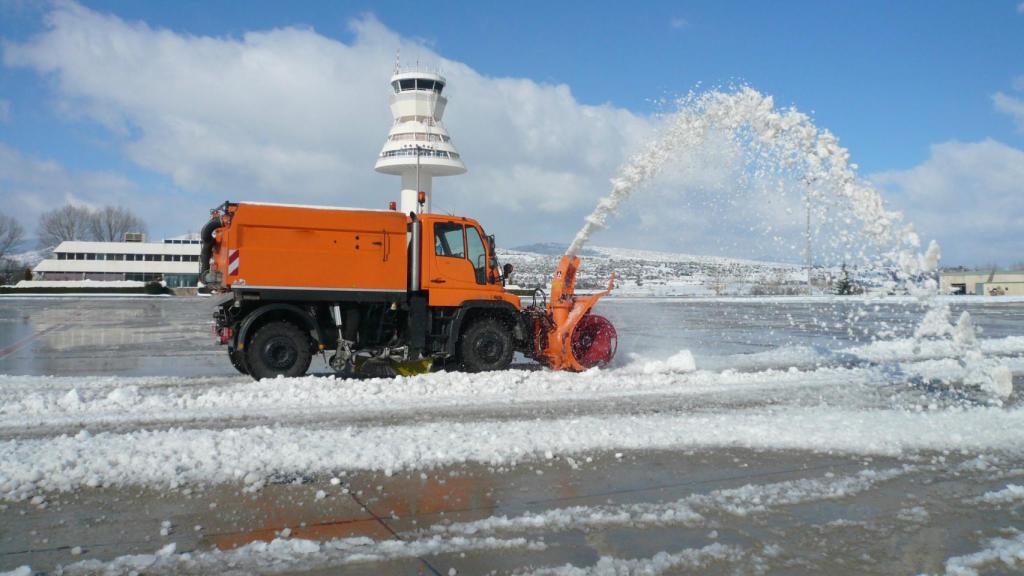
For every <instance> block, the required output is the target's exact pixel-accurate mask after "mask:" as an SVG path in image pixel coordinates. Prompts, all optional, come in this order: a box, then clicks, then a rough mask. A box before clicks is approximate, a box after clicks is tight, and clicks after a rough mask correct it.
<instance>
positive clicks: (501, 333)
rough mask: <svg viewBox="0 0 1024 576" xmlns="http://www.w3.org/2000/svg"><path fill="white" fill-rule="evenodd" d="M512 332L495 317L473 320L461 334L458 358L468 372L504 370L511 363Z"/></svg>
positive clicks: (512, 349)
mask: <svg viewBox="0 0 1024 576" xmlns="http://www.w3.org/2000/svg"><path fill="white" fill-rule="evenodd" d="M514 352H515V350H514V348H513V346H512V332H511V330H509V329H508V327H507V326H505V324H504V323H502V322H501V321H499V320H497V319H496V318H482V319H480V320H477V321H476V322H473V323H472V324H471V325H470V326H469V328H467V329H466V331H465V332H464V333H463V334H462V340H461V341H460V342H459V359H460V360H461V365H462V368H463V369H465V370H466V371H468V372H488V371H491V370H504V369H506V368H508V367H509V365H510V364H512V354H513V353H514Z"/></svg>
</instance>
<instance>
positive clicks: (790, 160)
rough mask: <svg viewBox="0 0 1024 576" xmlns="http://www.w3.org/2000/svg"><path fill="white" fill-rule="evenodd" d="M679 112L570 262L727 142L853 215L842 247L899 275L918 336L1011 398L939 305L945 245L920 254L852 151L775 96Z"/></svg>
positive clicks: (756, 95)
mask: <svg viewBox="0 0 1024 576" xmlns="http://www.w3.org/2000/svg"><path fill="white" fill-rule="evenodd" d="M676 105H677V110H676V111H675V112H674V113H671V114H669V115H667V116H666V117H665V119H664V122H663V125H662V127H661V130H660V133H659V134H658V135H657V137H656V138H655V139H654V140H653V141H652V142H651V143H649V144H648V145H647V146H646V147H645V148H644V149H643V150H642V151H641V152H640V153H638V154H636V155H634V156H633V157H632V158H630V159H629V160H628V161H627V162H626V163H625V164H623V165H622V166H621V167H620V168H619V170H618V171H617V173H616V175H615V176H614V177H613V178H612V180H611V185H612V189H611V192H610V193H609V194H608V195H607V196H605V197H604V198H602V199H600V200H599V201H598V203H597V206H596V207H595V208H594V210H593V212H591V214H590V215H589V216H587V217H586V219H585V221H584V224H583V227H582V228H580V230H579V232H577V234H576V236H575V238H574V239H573V241H572V244H571V245H570V246H569V248H568V250H567V251H566V254H569V255H576V254H578V253H579V252H580V251H581V250H582V249H583V247H584V246H585V245H586V244H587V242H588V241H589V240H590V238H591V236H592V235H593V234H594V233H595V232H596V231H598V230H600V229H602V228H605V227H606V226H607V225H608V221H609V219H611V218H612V217H613V216H614V215H615V214H616V213H617V212H618V209H619V206H620V205H621V204H622V203H623V202H624V201H626V200H627V199H629V197H630V196H631V195H632V194H633V192H635V191H636V190H637V189H639V188H642V187H643V186H644V185H645V184H648V183H649V182H651V181H652V180H654V179H655V178H656V177H657V176H658V174H659V173H660V172H661V170H662V168H663V167H665V166H666V164H667V163H669V162H670V161H671V160H672V159H673V158H674V157H675V155H676V154H679V153H682V152H687V151H693V150H699V149H701V148H704V147H706V146H708V144H709V141H710V139H711V138H720V137H722V136H724V137H725V138H727V139H728V140H730V141H731V142H732V143H734V144H736V145H737V146H738V148H739V149H740V150H742V151H743V158H744V160H745V163H746V166H747V170H748V174H750V175H751V176H752V177H754V178H757V179H760V180H762V181H763V180H772V179H775V180H783V179H788V180H790V181H794V180H795V181H800V182H803V183H804V184H805V185H807V186H808V188H809V189H811V188H813V192H809V194H810V193H813V194H816V195H818V196H820V197H822V199H823V200H825V201H827V202H829V203H832V204H834V205H836V206H838V207H839V208H840V210H841V211H842V217H843V219H844V221H849V220H850V218H849V217H850V216H852V217H853V219H854V220H853V223H854V224H855V228H856V232H855V233H853V234H850V233H844V234H843V236H845V238H843V239H842V240H844V241H849V240H850V238H851V237H856V241H857V242H859V243H860V245H861V248H860V251H859V254H858V256H859V257H860V258H861V259H862V260H865V261H870V262H871V263H872V264H873V265H874V266H877V267H878V268H884V269H887V270H890V271H892V273H893V275H894V276H895V277H896V282H897V284H898V285H899V286H900V287H902V288H903V289H905V290H906V291H907V292H909V293H910V294H912V295H914V296H917V298H918V299H919V301H920V302H921V303H922V304H923V306H924V307H925V308H926V309H927V313H926V314H925V317H924V319H923V321H922V324H921V327H919V328H918V329H917V330H916V331H915V338H916V339H917V340H918V341H923V340H924V339H929V338H947V337H948V338H953V339H954V340H955V343H956V344H957V346H959V347H960V348H962V352H963V354H962V355H961V358H960V361H961V363H962V364H964V366H965V367H966V368H968V372H969V373H975V374H977V375H979V376H978V377H977V378H976V380H978V381H977V382H975V384H978V385H979V386H980V387H981V388H982V389H985V390H989V391H991V392H993V393H994V394H995V395H996V396H998V397H1005V396H1007V395H1008V394H1009V391H1011V390H1012V385H1010V384H1008V383H1007V372H1008V371H1007V370H1006V368H1005V367H1004V366H1001V365H998V364H995V363H994V362H993V361H991V360H986V359H985V358H984V357H983V356H982V355H981V354H980V352H979V351H978V348H977V345H976V344H975V343H974V342H975V339H974V328H973V324H972V322H971V320H970V316H969V314H967V313H966V312H964V315H963V316H961V318H960V320H959V322H958V323H957V324H956V325H954V324H953V323H952V322H951V321H950V312H949V308H948V306H947V305H945V304H942V303H940V302H939V301H938V299H936V298H935V296H937V294H938V284H937V282H936V281H935V273H936V271H937V269H938V264H939V258H940V250H939V246H938V244H937V243H936V242H935V241H932V242H931V243H929V245H928V247H927V248H926V249H924V250H923V251H922V250H921V240H920V238H919V236H918V234H917V233H916V232H915V231H914V227H913V226H912V225H910V224H907V223H904V222H903V216H902V214H901V213H899V212H896V211H892V210H888V209H887V208H886V207H885V203H884V201H883V200H882V197H881V195H880V194H879V193H878V191H877V190H875V188H874V187H873V186H872V185H871V184H870V183H869V182H867V181H865V180H863V179H861V178H858V176H857V166H856V164H853V163H851V162H850V153H849V151H848V150H847V149H846V148H844V147H843V146H840V144H839V141H838V139H837V138H836V137H835V136H834V135H833V134H832V133H831V132H829V131H828V130H826V129H821V128H818V127H817V126H815V125H814V123H813V122H812V121H811V119H810V117H809V116H807V115H806V114H804V113H802V112H800V111H799V110H797V109H796V108H793V107H789V108H785V109H777V108H776V107H775V104H774V101H773V99H772V97H771V96H766V95H764V94H761V93H760V92H758V91H757V90H754V89H753V88H750V87H741V88H739V89H737V90H734V91H728V92H726V91H719V90H713V91H708V92H704V93H701V94H696V93H694V92H691V93H690V94H688V95H687V96H685V97H683V98H681V99H679V100H678V101H677V102H676ZM869 253H870V255H869ZM968 332H970V334H967V333H968Z"/></svg>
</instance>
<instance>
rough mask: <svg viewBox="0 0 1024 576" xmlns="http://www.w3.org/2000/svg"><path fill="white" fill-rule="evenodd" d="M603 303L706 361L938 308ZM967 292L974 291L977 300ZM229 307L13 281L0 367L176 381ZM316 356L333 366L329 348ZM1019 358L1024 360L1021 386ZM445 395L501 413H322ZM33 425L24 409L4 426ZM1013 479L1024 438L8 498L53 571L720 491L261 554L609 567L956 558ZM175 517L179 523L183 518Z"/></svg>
mask: <svg viewBox="0 0 1024 576" xmlns="http://www.w3.org/2000/svg"><path fill="white" fill-rule="evenodd" d="M601 307H602V310H603V313H605V314H606V315H607V316H609V317H610V318H611V319H612V320H613V322H614V323H615V325H616V327H617V329H618V331H619V335H620V359H621V361H623V362H625V361H627V359H628V358H629V356H630V354H639V355H643V356H644V357H649V358H664V357H666V356H668V355H670V354H672V353H674V352H676V351H678V350H681V349H689V350H691V351H692V352H693V353H694V356H695V357H696V358H697V362H698V366H699V367H701V368H707V369H711V370H720V369H723V368H727V367H729V366H730V365H732V363H734V362H735V360H736V358H737V356H738V355H743V354H750V353H756V352H763V351H764V350H766V349H767V350H774V349H780V348H785V347H792V346H809V347H812V348H827V349H842V348H846V347H849V346H852V345H856V344H858V343H864V342H867V341H869V340H870V336H868V335H870V334H873V333H874V334H877V333H879V332H886V333H887V334H888V335H889V337H905V336H906V335H908V334H909V333H910V332H912V330H913V327H914V322H916V319H918V318H919V317H920V309H919V308H917V306H916V305H913V304H910V305H908V304H892V305H880V306H876V305H861V304H857V305H852V304H850V305H848V304H843V303H840V304H828V305H821V304H809V303H806V302H804V303H793V304H772V305H765V304H756V303H742V302H737V303H727V302H699V303H692V302H691V303H687V302H686V301H658V302H656V303H652V302H645V301H629V300H614V299H612V300H608V301H606V302H605V301H603V302H602V304H601ZM953 308H954V312H955V313H959V311H960V310H961V309H963V308H964V305H959V304H958V305H954V306H953ZM968 308H969V309H970V311H971V314H972V316H973V318H974V321H975V323H976V325H978V326H979V327H980V328H981V329H982V334H983V336H984V337H985V338H1002V337H1006V336H1016V335H1021V334H1022V329H1024V304H1005V305H1002V304H992V303H985V305H980V306H968ZM209 313H210V310H209V307H208V304H207V302H206V301H205V300H204V299H202V298H153V297H147V298H103V299H80V298H74V297H63V298H0V374H12V375H19V374H24V375H43V376H50V375H53V376H80V375H83V376H84V375H95V376H180V377H184V378H186V380H184V381H176V382H175V383H174V384H173V385H174V386H188V385H190V384H189V382H190V381H189V380H187V378H190V377H198V376H202V377H210V376H218V375H221V376H237V374H235V372H234V370H233V369H232V368H231V366H230V364H229V363H228V361H227V358H226V357H225V354H224V352H223V349H222V348H220V347H218V346H215V345H214V343H213V336H212V334H211V333H210V324H209ZM851 317H853V318H855V319H856V320H855V322H853V323H852V324H853V326H854V327H853V328H851V323H850V322H846V321H845V320H846V319H849V318H851ZM314 369H315V370H323V368H322V366H321V365H314ZM1019 379H1020V377H1019V375H1017V382H1016V385H1017V386H1019V385H1020V382H1019ZM197 385H198V384H197ZM631 406H632V407H631ZM700 408H701V407H700V406H697V405H694V404H693V403H692V401H683V400H680V399H673V398H653V399H647V400H637V399H632V400H631V399H629V398H624V399H621V400H609V401H607V402H601V403H594V404H593V405H587V406H576V405H572V404H559V405H552V406H546V407H545V406H543V405H536V406H525V407H520V408H518V410H519V411H520V412H521V413H529V418H547V417H554V416H555V415H565V414H572V413H575V412H576V411H577V410H579V411H581V412H582V413H586V414H599V413H602V411H608V412H617V413H624V414H629V413H634V412H635V413H636V414H638V415H640V414H647V413H653V412H668V413H673V412H691V411H697V410H699V409H700ZM716 408H717V409H734V408H731V407H729V406H724V405H723V406H718V407H716ZM511 414H513V415H512V416H509V417H515V416H514V413H511ZM425 417H426V418H428V419H444V418H452V419H467V418H469V419H472V418H484V417H486V418H494V417H496V414H495V413H493V410H492V411H483V412H481V413H480V414H476V415H474V413H473V411H472V410H461V411H460V410H459V409H451V410H448V411H444V410H439V411H435V412H432V413H431V414H430V415H427V416H424V415H416V414H403V415H395V414H392V415H388V414H378V415H371V416H368V417H366V418H364V419H363V420H346V421H345V422H344V423H342V422H332V421H331V420H330V417H327V416H325V417H321V418H319V419H313V420H311V421H310V422H309V424H310V425H314V426H333V425H342V424H344V425H364V424H370V423H373V422H372V421H375V422H376V423H378V424H379V423H384V424H394V423H400V422H405V421H419V420H422V419H423V418H425ZM519 417H521V418H523V417H525V416H522V415H520V416H519ZM245 424H246V425H253V424H259V425H268V426H273V425H275V422H274V421H273V419H270V420H254V421H247V422H245ZM290 424H292V425H293V424H294V422H291V423H290ZM195 425H196V426H206V424H203V423H197V424H195ZM224 425H225V426H232V425H233V424H232V423H226V424H224ZM186 426H187V425H186ZM90 431H92V432H95V430H92V429H90ZM74 432H75V430H74V429H65V430H53V431H50V432H47V433H48V434H64V433H67V434H73V433H74ZM21 436H22V435H21V434H20V433H19V432H16V431H8V433H7V434H5V435H4V436H3V438H0V441H5V440H8V439H11V440H10V441H14V440H13V439H14V438H19V437H21ZM1022 440H1024V437H1022ZM338 449H339V450H344V447H343V446H339V447H338ZM894 470H895V471H897V472H892V471H894ZM865 471H868V473H869V475H868V476H864V474H865ZM876 474H878V475H880V477H879V478H875V477H874V475H876ZM886 474H891V477H889V476H886ZM858 475H860V476H858ZM850 478H857V479H863V478H869V479H870V480H871V481H870V482H868V483H867V484H866V485H864V486H861V485H859V484H858V483H857V482H853V481H849V482H848V481H847V480H846V479H850ZM332 479H333V481H332ZM801 482H804V483H806V482H809V483H811V484H814V483H825V484H826V485H827V489H824V490H819V491H817V492H816V491H815V489H811V488H807V486H805V484H801ZM794 483H795V484H794ZM1010 484H1024V459H1022V458H1020V457H1019V456H1016V455H1012V454H1011V455H1007V454H987V453H955V452H954V453H949V452H948V451H947V452H937V453H927V452H926V453H917V454H914V455H911V456H904V457H901V458H896V457H865V456H857V455H844V454H839V453H834V454H829V453H820V452H819V453H810V452H804V451H795V450H786V451H780V450H763V451H755V450H745V449H738V448H730V449H720V450H678V451H674V450H622V451H616V452H596V453H589V454H583V455H573V456H567V455H551V456H550V457H547V458H543V459H540V460H529V459H527V460H524V461H522V462H519V463H517V464H514V465H495V466H487V465H481V464H459V465H455V466H442V467H435V468H431V469H424V470H418V469H417V470H404V471H397V472H395V473H393V474H384V473H380V472H368V471H353V470H337V471H334V472H333V473H332V474H326V475H325V474H317V475H309V476H305V475H302V474H298V475H296V474H291V475H283V476H281V477H277V478H270V479H269V481H268V483H267V484H266V485H265V486H263V487H262V488H261V489H259V490H255V491H253V490H251V486H250V487H247V486H246V485H245V484H244V483H242V482H238V483H225V484H214V485H200V486H179V487H176V488H174V489H165V490H157V489H153V488H143V487H136V488H120V489H118V488H104V487H95V488H89V487H83V488H79V489H76V490H74V491H69V492H55V493H50V494H47V495H46V496H45V498H44V499H41V500H40V501H29V500H23V501H14V502H6V503H3V504H0V506H2V508H0V516H2V519H0V570H4V569H13V568H16V567H18V566H21V565H31V566H32V569H33V571H36V572H49V571H52V570H54V569H56V568H57V567H58V566H62V565H63V566H67V565H70V564H73V563H75V562H79V561H81V560H85V559H99V560H104V561H106V560H110V559H113V558H116V557H119V556H124V555H126V554H152V553H153V552H154V551H156V550H158V549H160V548H161V547H163V546H164V545H166V544H168V543H170V542H174V543H175V544H176V546H177V548H176V551H177V552H178V553H182V552H205V551H211V550H218V549H220V550H231V549H234V548H237V547H239V546H243V545H246V544H249V543H252V542H258V541H266V542H269V541H272V540H274V539H275V538H278V537H284V536H287V537H289V538H292V539H300V538H301V539H311V540H316V541H330V540H334V539H344V538H356V537H366V538H369V539H371V540H372V541H382V542H383V541H391V540H394V541H403V542H406V543H409V544H410V549H413V547H412V546H411V545H412V544H415V543H417V542H420V543H422V542H425V541H426V540H427V539H428V537H430V536H431V535H437V534H447V532H446V530H448V529H449V527H451V526H452V525H459V524H460V523H466V522H473V521H480V520H484V519H494V518H506V519H508V518H517V517H522V516H524V515H530V514H541V513H544V512H550V511H560V512H559V514H561V515H562V516H566V515H570V516H571V515H572V514H574V513H575V514H577V515H578V514H584V513H585V514H590V515H593V514H594V513H595V511H603V512H609V511H613V512H614V511H616V510H618V511H620V512H621V510H623V509H628V508H629V507H630V506H647V505H650V506H654V507H657V506H663V505H665V504H666V503H672V502H679V501H686V502H687V503H688V504H687V506H690V507H692V508H693V509H694V510H696V511H697V512H699V514H698V515H697V516H696V517H680V518H678V519H676V520H664V519H661V520H657V521H654V520H651V519H650V518H648V517H647V516H643V515H640V516H635V517H632V518H631V519H629V520H623V521H619V520H608V519H606V518H603V517H602V519H601V520H600V521H582V520H577V521H568V522H562V521H557V520H552V519H549V521H547V522H543V523H542V522H537V523H534V524H532V525H530V526H529V527H526V528H523V527H520V528H508V527H506V528H503V529H497V528H494V527H487V526H482V527H480V528H479V529H478V530H479V532H478V534H479V535H480V536H484V537H493V538H507V537H510V536H516V537H522V538H525V539H526V540H527V541H528V544H530V543H532V545H527V546H522V545H520V546H511V547H508V548H491V549H482V548H473V547H467V548H465V549H462V550H458V549H457V548H456V549H451V550H440V551H438V552H430V553H422V554H414V555H412V556H410V557H403V556H402V555H401V554H397V555H395V554H391V555H389V554H377V555H376V556H374V554H365V555H364V556H363V557H357V556H351V555H350V556H348V557H345V558H338V557H331V556H329V555H328V556H326V557H324V558H320V557H316V558H313V559H311V558H306V557H304V558H303V559H301V560H300V561H294V559H292V560H289V561H287V562H286V561H284V560H281V561H280V563H277V564H275V563H272V562H268V563H265V564H262V565H258V566H257V567H256V570H255V571H258V572H267V573H308V574H336V573H339V572H343V573H345V574H456V573H457V574H484V573H497V574H511V573H530V572H532V571H533V570H542V569H547V568H552V567H560V566H564V565H566V564H572V565H574V566H578V567H583V568H587V567H593V566H595V565H598V562H599V559H600V558H602V557H607V558H616V559H626V560H628V559H641V560H643V559H647V560H650V559H653V558H657V555H658V554H659V553H660V552H668V553H669V554H683V553H686V552H687V551H690V552H692V551H702V550H703V551H708V550H711V548H709V547H713V546H715V545H721V547H724V548H725V549H729V550H735V551H738V552H736V554H734V555H732V556H724V557H712V558H710V559H707V560H701V561H700V563H698V564H696V565H694V564H687V563H686V562H682V561H681V562H679V563H675V564H672V563H668V564H665V565H664V566H667V567H666V568H665V569H664V570H663V571H656V570H655V571H652V572H651V573H667V574H675V573H702V574H707V573H744V574H746V573H770V574H775V573H785V574H821V573H826V572H828V573H834V574H921V573H927V574H933V573H934V574H939V573H943V572H944V571H945V568H946V564H945V563H946V561H947V559H949V558H951V557H954V556H961V555H966V554H971V553H974V552H977V551H978V550H981V549H984V548H985V547H986V546H987V544H986V542H987V541H988V539H991V538H994V537H1001V536H1013V535H1014V534H1015V532H1014V531H1015V530H1017V529H1024V518H1022V517H1021V514H1022V513H1024V508H1022V507H1021V506H1019V505H1015V504H1012V503H1011V504H1010V505H1006V506H994V505H990V504H986V503H984V502H983V501H982V497H983V495H985V494H986V493H988V492H993V491H998V490H1001V489H1004V488H1005V487H1006V486H1008V485H1010ZM814 485H816V484H814ZM730 491H736V492H735V493H734V492H730ZM780 491H781V492H780ZM779 494H783V495H784V497H783V496H780V495H779ZM704 497H706V498H704ZM702 498H704V499H702ZM573 510H575V511H576V512H572V511H573ZM558 516H559V515H558V514H556V517H558ZM165 521H166V522H169V523H170V525H169V526H170V527H169V529H168V530H167V532H168V533H167V534H166V535H162V534H161V528H162V523H163V522H165ZM76 547H77V548H76ZM715 550H718V549H715ZM73 552H74V553H73ZM654 565H656V563H654V564H651V563H648V564H635V565H632V568H629V567H627V569H625V570H623V571H620V572H618V573H627V574H631V573H645V572H643V569H644V566H647V567H648V568H649V567H650V566H654ZM240 566H241V568H237V569H238V570H240V573H245V572H247V571H251V570H248V569H246V565H245V564H244V563H243V564H241V565H240ZM228 568H231V569H236V567H233V566H229V565H225V566H224V567H223V570H210V569H209V568H208V567H207V568H202V567H199V568H195V567H193V568H192V569H182V570H172V571H171V573H174V572H197V573H213V572H221V571H227V572H230V571H231V570H229V569H228ZM566 573H570V572H566ZM581 573H584V572H581ZM980 573H984V574H1010V573H1014V568H1011V567H1010V566H1009V565H1008V564H1000V563H999V562H996V563H994V564H989V565H987V566H986V567H985V569H982V570H980Z"/></svg>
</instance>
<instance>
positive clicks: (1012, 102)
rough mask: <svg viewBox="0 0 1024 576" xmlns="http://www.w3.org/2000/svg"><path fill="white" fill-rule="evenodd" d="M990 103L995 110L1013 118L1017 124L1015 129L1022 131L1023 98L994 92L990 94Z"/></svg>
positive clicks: (1023, 126) (1023, 117) (1023, 119)
mask: <svg viewBox="0 0 1024 576" xmlns="http://www.w3.org/2000/svg"><path fill="white" fill-rule="evenodd" d="M992 104H993V105H994V106H995V108H996V110H998V111H999V112H1002V113H1003V114H1007V115H1009V116H1010V117H1011V118H1013V121H1014V122H1015V123H1016V124H1017V130H1020V131H1022V132H1024V100H1022V99H1020V98H1016V97H1014V96H1009V95H1007V94H1004V93H1002V92H996V93H995V94H994V95H993V96H992Z"/></svg>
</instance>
